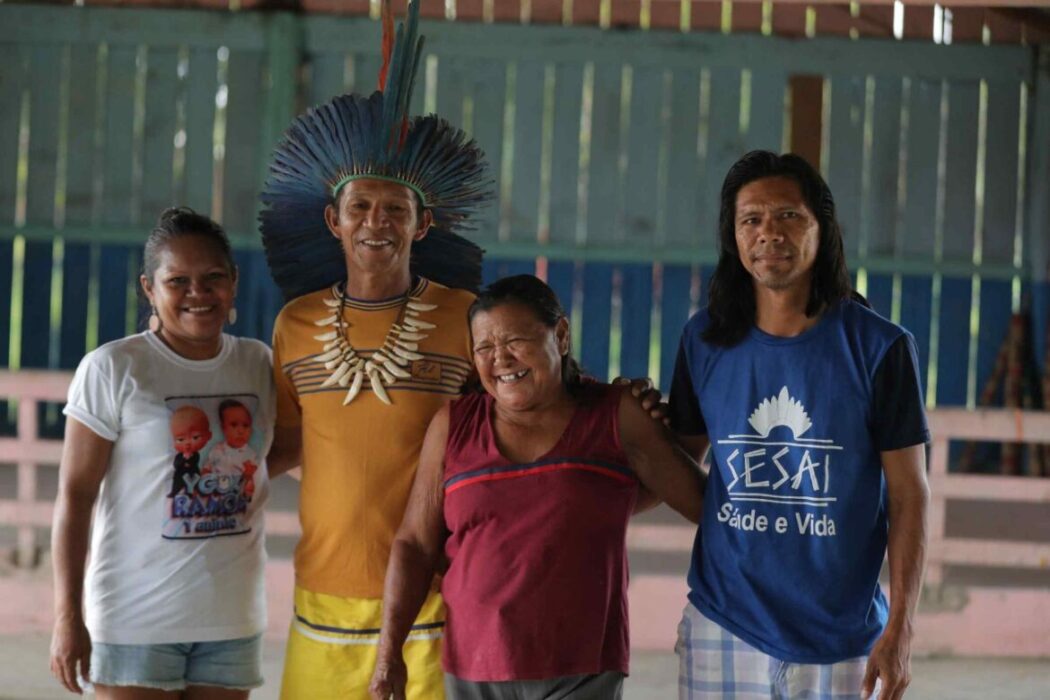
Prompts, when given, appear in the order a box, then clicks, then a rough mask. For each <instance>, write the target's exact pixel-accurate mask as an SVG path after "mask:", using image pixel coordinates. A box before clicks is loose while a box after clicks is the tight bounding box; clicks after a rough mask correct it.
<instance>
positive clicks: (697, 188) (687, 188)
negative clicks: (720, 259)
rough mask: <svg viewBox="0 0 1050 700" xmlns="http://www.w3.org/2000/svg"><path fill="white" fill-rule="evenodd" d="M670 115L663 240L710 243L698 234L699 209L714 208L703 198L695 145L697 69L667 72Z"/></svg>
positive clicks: (678, 243) (676, 243) (702, 218)
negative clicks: (669, 90)
mask: <svg viewBox="0 0 1050 700" xmlns="http://www.w3.org/2000/svg"><path fill="white" fill-rule="evenodd" d="M670 89H671V114H670V118H669V119H668V128H667V131H668V133H667V186H666V187H664V188H663V192H662V195H663V197H664V204H663V209H664V231H663V242H664V243H666V245H669V246H684V247H689V246H701V245H703V246H705V247H709V246H710V245H711V242H712V239H711V238H710V237H709V236H706V235H701V230H702V229H701V221H705V222H706V221H708V220H709V218H708V217H705V216H703V215H702V212H705V211H706V212H710V211H712V210H716V209H717V207H718V203H717V202H713V201H705V200H704V199H703V195H704V194H706V193H707V189H706V187H705V184H704V180H703V177H704V172H703V170H702V169H701V163H700V157H699V153H698V148H697V140H698V135H699V129H698V124H699V121H700V71H699V70H696V69H687V68H677V69H675V70H674V71H672V73H671V86H670Z"/></svg>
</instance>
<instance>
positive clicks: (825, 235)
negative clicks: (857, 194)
mask: <svg viewBox="0 0 1050 700" xmlns="http://www.w3.org/2000/svg"><path fill="white" fill-rule="evenodd" d="M767 177H785V178H788V179H790V180H794V181H795V182H796V183H798V186H799V189H800V190H801V192H802V198H803V200H804V201H805V203H806V206H807V207H808V208H809V210H810V211H811V212H813V215H814V216H815V217H816V219H817V223H818V225H819V227H820V234H819V235H820V241H819V244H818V248H817V258H816V260H815V261H814V263H813V277H812V284H811V285H810V292H809V301H808V302H807V304H806V315H808V316H811V317H812V316H815V315H816V314H818V313H820V312H821V311H822V310H823V309H825V308H827V307H828V306H831V305H833V304H835V303H837V302H839V301H841V300H843V299H846V298H847V297H849V296H850V294H851V292H852V283H851V282H850V276H849V270H848V269H847V267H846V255H845V252H844V251H843V245H842V230H841V228H840V227H839V223H838V221H837V220H836V218H835V200H834V198H833V197H832V196H831V189H830V188H829V187H828V184H827V183H826V182H824V178H822V177H821V176H820V173H819V172H817V170H816V169H815V168H814V167H813V166H812V165H810V164H809V163H808V162H806V160H805V159H804V158H802V157H800V156H797V155H795V154H793V153H786V154H784V155H778V154H776V153H773V152H771V151H751V152H750V153H747V154H745V155H744V156H743V157H741V158H740V160H738V161H737V162H736V163H734V164H733V166H732V167H731V168H730V169H729V172H728V173H727V174H726V178H725V181H724V182H723V183H722V196H721V206H720V208H719V216H718V249H719V256H718V266H717V267H716V268H715V272H714V274H713V275H712V276H711V284H710V287H709V290H708V306H707V309H708V314H709V315H710V318H711V322H710V324H709V325H708V327H707V329H706V330H705V331H704V334H703V338H704V340H705V341H707V342H709V343H713V344H715V345H721V346H732V345H736V344H737V343H739V342H740V341H741V340H743V339H744V337H745V336H746V335H747V334H748V332H749V331H750V329H751V327H752V326H753V325H754V323H755V290H754V286H753V285H754V282H753V280H752V278H751V275H750V273H748V271H747V270H746V269H744V266H743V264H742V263H741V262H740V251H739V250H738V249H737V246H736V197H737V194H738V193H739V192H740V190H741V189H742V188H743V187H744V186H745V185H748V184H749V183H752V182H754V181H755V180H761V179H763V178H767Z"/></svg>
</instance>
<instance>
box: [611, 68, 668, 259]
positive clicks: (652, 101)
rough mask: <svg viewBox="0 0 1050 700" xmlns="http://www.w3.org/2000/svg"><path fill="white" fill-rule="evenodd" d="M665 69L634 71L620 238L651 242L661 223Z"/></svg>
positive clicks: (632, 75) (636, 241)
mask: <svg viewBox="0 0 1050 700" xmlns="http://www.w3.org/2000/svg"><path fill="white" fill-rule="evenodd" d="M663 93H664V80H663V71H662V70H659V69H655V68H640V69H638V70H634V71H632V73H631V104H630V112H629V125H630V126H629V131H628V134H627V170H626V173H625V175H624V179H625V182H624V193H625V195H626V197H625V199H626V200H627V202H626V203H625V205H624V206H623V215H622V216H623V222H624V223H623V228H622V229H621V230H620V231H619V232H618V234H619V237H620V239H621V240H626V241H630V242H631V243H642V244H650V245H651V244H652V243H653V242H654V241H656V240H657V235H658V224H659V223H660V214H661V212H660V189H659V185H660V177H661V173H660V151H661V145H662V144H661V141H663V136H664V134H663V130H662V129H661V128H660V127H661V124H660V119H661V109H660V105H662V104H663Z"/></svg>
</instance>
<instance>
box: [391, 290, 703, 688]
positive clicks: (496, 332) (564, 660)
mask: <svg viewBox="0 0 1050 700" xmlns="http://www.w3.org/2000/svg"><path fill="white" fill-rule="evenodd" d="M470 327H471V334H472V338H473V347H474V364H475V368H476V370H477V373H478V376H479V378H480V380H481V385H482V386H483V387H484V389H485V391H484V392H475V393H471V394H467V395H466V396H464V397H462V398H460V399H458V400H456V401H453V402H452V403H451V404H449V405H448V406H446V407H444V408H443V409H442V410H441V411H439V412H438V414H437V415H436V416H435V417H434V419H433V421H432V422H431V424H430V428H429V429H428V431H427V435H426V439H425V441H424V443H423V450H422V453H421V457H420V464H419V471H418V472H417V474H416V480H415V484H414V486H413V488H412V493H411V496H410V497H409V503H408V509H407V511H406V513H405V517H404V520H403V521H402V523H401V528H400V530H399V531H398V534H397V538H396V539H395V541H394V544H393V548H392V551H391V554H390V564H389V567H388V569H387V578H386V590H385V595H384V598H383V631H382V634H381V637H380V641H379V649H378V661H377V664H376V670H375V674H374V676H373V679H372V686H371V692H372V696H373V697H374V698H382V699H383V700H386V699H387V698H389V697H391V695H392V696H393V697H394V698H403V697H404V695H403V693H404V688H405V682H406V670H405V664H404V661H403V658H402V646H403V645H404V643H405V639H406V637H407V635H408V633H409V630H410V629H411V626H412V623H413V621H414V620H415V617H416V614H417V613H418V612H419V608H420V606H421V605H422V602H423V599H424V598H425V596H426V593H427V591H428V590H429V588H430V586H431V583H432V581H433V579H434V575H435V573H436V572H437V569H438V566H439V564H440V562H441V557H442V553H444V554H445V555H446V557H447V559H448V561H449V562H450V564H449V568H448V571H447V573H446V574H445V577H444V579H443V581H442V584H441V590H442V594H443V596H444V598H445V603H446V605H447V608H448V614H447V623H446V629H445V637H444V654H443V664H444V669H445V679H446V682H445V688H446V693H447V695H448V697H450V698H452V699H453V700H456V699H459V698H463V699H474V698H478V699H480V698H527V699H530V700H531V699H532V698H536V700H540V699H541V698H563V697H564V698H569V697H571V698H574V699H575V700H588V699H589V698H594V699H595V700H598V699H601V700H608V699H610V698H619V697H621V695H622V686H623V678H624V676H626V674H627V670H628V653H629V641H628V616H627V556H626V545H625V537H626V531H627V521H628V519H629V518H630V516H631V514H632V513H633V512H636V511H637V510H638V509H639V493H640V489H644V490H643V491H641V492H642V493H646V492H648V493H651V494H655V496H656V497H657V498H659V499H661V500H664V501H666V502H667V503H668V504H669V505H670V506H671V507H672V508H674V509H675V510H677V511H678V512H679V513H681V514H682V515H683V516H685V517H686V518H688V519H689V520H691V521H692V522H694V523H695V522H698V521H699V519H700V509H701V501H702V491H703V475H702V473H701V471H700V470H699V468H698V467H697V465H696V463H695V462H693V461H692V460H691V459H690V458H689V457H688V456H686V453H685V452H684V451H682V450H681V449H679V448H678V447H677V445H676V443H675V442H674V439H673V437H672V436H671V434H670V433H669V432H668V431H667V430H666V429H665V428H664V427H663V425H661V424H660V423H659V422H658V421H656V420H653V419H652V418H651V417H650V416H649V414H648V412H647V411H646V410H645V409H644V408H642V406H641V404H640V403H639V402H638V401H637V400H635V399H634V398H633V397H632V396H631V395H630V392H624V391H623V390H621V388H620V387H614V386H610V385H607V384H599V383H597V382H587V381H584V380H583V379H582V378H581V375H580V371H579V367H578V366H577V365H576V362H575V361H574V360H573V359H572V357H571V354H570V352H569V324H568V320H567V319H566V317H565V313H564V311H562V309H561V305H560V304H559V303H558V300H557V297H556V296H555V294H554V292H553V291H552V290H551V289H550V287H548V286H547V285H546V284H544V283H543V282H542V281H540V280H539V279H537V278H536V277H533V276H531V275H518V276H516V277H510V278H507V279H503V280H500V281H499V282H496V283H494V284H492V285H490V286H489V287H488V288H486V289H485V290H483V291H482V293H481V295H480V296H479V297H478V299H477V301H475V303H474V305H473V306H472V307H471V309H470ZM642 500H645V501H651V500H652V498H650V497H648V496H646V497H643V499H642Z"/></svg>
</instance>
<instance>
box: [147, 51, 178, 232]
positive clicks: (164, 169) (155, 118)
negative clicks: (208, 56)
mask: <svg viewBox="0 0 1050 700" xmlns="http://www.w3.org/2000/svg"><path fill="white" fill-rule="evenodd" d="M146 60H147V70H146V114H145V123H144V126H143V157H142V198H141V210H140V211H139V215H138V221H139V222H140V223H142V224H143V225H147V224H149V223H151V222H152V221H155V220H156V218H157V215H158V214H159V213H160V212H161V211H162V210H164V209H166V208H168V207H170V206H172V205H174V204H176V203H177V202H176V201H175V191H174V183H173V182H172V178H173V175H174V171H173V169H172V157H173V156H174V154H175V109H176V102H177V98H178V95H177V91H178V87H179V85H178V74H177V70H178V66H177V64H178V54H177V53H176V52H175V51H174V50H172V49H151V50H150V51H149V55H148V57H147V59H146Z"/></svg>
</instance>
